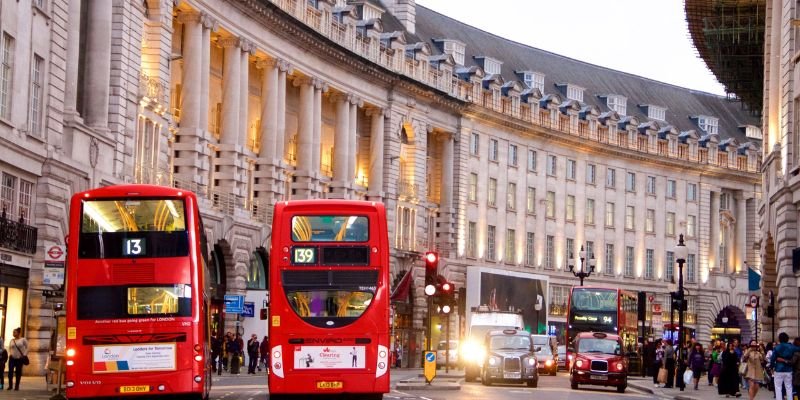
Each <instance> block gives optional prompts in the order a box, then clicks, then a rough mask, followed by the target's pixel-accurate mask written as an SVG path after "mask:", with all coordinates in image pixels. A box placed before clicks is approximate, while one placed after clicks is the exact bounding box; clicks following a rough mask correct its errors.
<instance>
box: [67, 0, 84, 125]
mask: <svg viewBox="0 0 800 400" xmlns="http://www.w3.org/2000/svg"><path fill="white" fill-rule="evenodd" d="M68 7H69V8H68V11H67V14H68V17H67V65H66V76H65V78H64V80H65V84H66V87H65V88H64V91H65V93H64V111H65V112H66V113H67V114H73V115H76V114H77V113H78V69H79V68H78V65H79V62H78V61H79V58H80V50H81V46H80V44H81V43H80V42H81V0H69V6H68Z"/></svg>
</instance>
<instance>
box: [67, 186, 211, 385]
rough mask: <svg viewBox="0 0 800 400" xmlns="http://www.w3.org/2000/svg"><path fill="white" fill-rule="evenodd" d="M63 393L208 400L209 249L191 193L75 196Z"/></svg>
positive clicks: (122, 191) (138, 190) (130, 189)
mask: <svg viewBox="0 0 800 400" xmlns="http://www.w3.org/2000/svg"><path fill="white" fill-rule="evenodd" d="M67 246H68V247H67V248H68V252H67V285H66V310H67V341H66V346H67V350H66V356H67V361H66V387H67V389H66V394H67V397H68V398H70V399H77V398H92V397H114V398H119V397H124V396H137V395H138V396H142V397H145V398H155V397H158V396H161V395H183V396H188V397H194V398H198V399H201V398H202V399H205V398H207V397H208V394H209V391H210V390H211V370H210V365H209V363H208V355H209V351H210V343H209V324H208V323H209V319H208V299H207V297H206V293H205V290H204V288H205V280H206V278H205V277H206V269H205V268H206V265H207V263H206V252H205V250H206V243H205V236H204V234H203V227H202V223H201V220H200V214H199V212H198V206H197V199H196V197H195V195H194V194H193V193H191V192H187V191H183V190H178V189H173V188H167V187H159V186H151V185H121V186H109V187H104V188H100V189H95V190H89V191H86V192H82V193H77V194H75V195H74V196H73V197H72V202H71V203H70V221H69V237H68V240H67Z"/></svg>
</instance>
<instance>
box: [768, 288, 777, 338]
mask: <svg viewBox="0 0 800 400" xmlns="http://www.w3.org/2000/svg"><path fill="white" fill-rule="evenodd" d="M767 316H768V317H769V319H770V325H772V343H775V293H774V292H773V291H772V290H770V291H769V304H768V305H767Z"/></svg>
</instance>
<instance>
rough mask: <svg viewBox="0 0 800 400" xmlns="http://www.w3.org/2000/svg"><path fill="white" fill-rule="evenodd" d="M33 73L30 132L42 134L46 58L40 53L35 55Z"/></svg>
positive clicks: (37, 134)
mask: <svg viewBox="0 0 800 400" xmlns="http://www.w3.org/2000/svg"><path fill="white" fill-rule="evenodd" d="M31 74H32V75H33V76H32V77H31V97H30V101H31V104H30V120H31V122H30V127H31V129H30V133H31V134H32V135H36V136H40V135H41V134H42V132H41V129H42V88H43V82H44V79H43V75H44V59H43V58H42V57H39V55H38V54H34V55H33V71H32V72H31Z"/></svg>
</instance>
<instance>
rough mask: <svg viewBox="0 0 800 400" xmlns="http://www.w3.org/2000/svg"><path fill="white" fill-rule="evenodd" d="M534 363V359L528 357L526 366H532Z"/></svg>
mask: <svg viewBox="0 0 800 400" xmlns="http://www.w3.org/2000/svg"><path fill="white" fill-rule="evenodd" d="M535 365H536V359H535V358H533V357H531V358H529V359H528V366H530V367H533V366H535Z"/></svg>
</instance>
